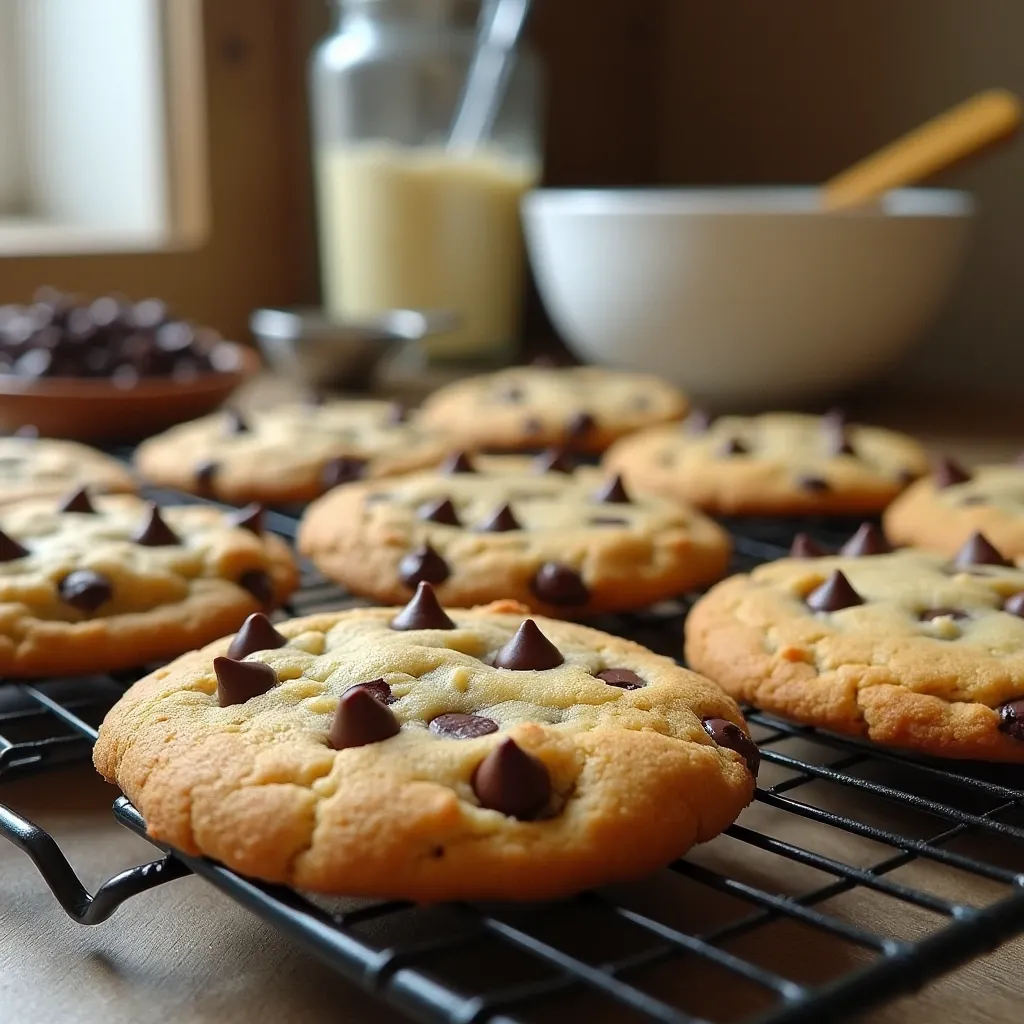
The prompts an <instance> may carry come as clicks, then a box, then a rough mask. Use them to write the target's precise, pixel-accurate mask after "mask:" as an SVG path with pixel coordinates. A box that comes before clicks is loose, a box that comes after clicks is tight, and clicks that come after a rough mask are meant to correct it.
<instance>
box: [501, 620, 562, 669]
mask: <svg viewBox="0 0 1024 1024" xmlns="http://www.w3.org/2000/svg"><path fill="white" fill-rule="evenodd" d="M564 661H565V658H563V657H562V652H561V651H560V650H559V649H558V648H557V647H556V646H555V645H554V644H553V643H552V642H551V641H550V640H549V639H548V638H547V637H546V636H545V635H544V634H543V633H542V632H541V631H540V627H539V626H538V625H537V623H536V622H534V621H533V619H526V620H524V622H523V624H522V625H521V626H520V627H519V629H517V630H516V633H515V636H513V637H512V639H511V640H509V642H508V643H507V644H505V646H504V647H502V649H501V650H500V651H498V653H497V654H495V656H494V662H493V664H494V667H495V668H508V669H513V670H515V671H516V672H535V671H538V672H539V671H543V670H544V669H548V668H556V667H557V666H559V665H561V664H562V662H564Z"/></svg>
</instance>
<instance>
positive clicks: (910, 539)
mask: <svg viewBox="0 0 1024 1024" xmlns="http://www.w3.org/2000/svg"><path fill="white" fill-rule="evenodd" d="M885 526H886V531H887V532H888V534H889V536H890V537H891V538H892V539H893V540H894V541H895V542H896V543H898V544H907V545H913V546H914V547H922V548H930V549H932V550H934V551H942V552H944V553H946V554H952V553H953V552H954V551H956V550H957V548H959V547H960V545H961V544H963V543H964V541H965V540H966V539H967V538H968V537H969V536H970V535H971V534H972V533H974V532H975V531H978V532H981V533H983V534H984V535H985V536H986V537H988V539H989V540H990V541H992V543H993V544H995V546H996V547H997V548H998V549H999V550H1000V551H1001V552H1002V553H1003V554H1004V555H1006V556H1007V558H1014V559H1024V465H1019V464H1018V465H1004V466H979V467H978V468H977V469H973V470H968V469H965V468H964V467H962V466H959V465H957V464H956V463H955V462H953V461H951V460H950V459H940V460H938V461H937V462H936V463H935V465H934V467H933V471H932V473H931V474H930V475H929V476H927V477H925V478H924V479H923V480H919V481H918V482H917V483H915V484H914V485H913V486H911V487H909V488H908V489H907V490H906V492H905V493H904V494H902V495H900V497H899V498H898V499H897V500H896V501H894V502H893V503H892V505H890V506H889V508H888V509H887V510H886V512H885Z"/></svg>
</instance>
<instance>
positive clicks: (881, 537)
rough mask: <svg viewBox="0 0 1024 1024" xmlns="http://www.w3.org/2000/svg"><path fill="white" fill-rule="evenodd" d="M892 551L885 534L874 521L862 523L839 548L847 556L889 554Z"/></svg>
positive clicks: (840, 552)
mask: <svg viewBox="0 0 1024 1024" xmlns="http://www.w3.org/2000/svg"><path fill="white" fill-rule="evenodd" d="M890 551H892V547H891V546H890V544H889V541H888V540H887V539H886V536H885V534H884V533H883V532H882V531H881V529H879V527H877V526H876V525H875V524H874V523H861V525H860V527H859V528H858V530H857V532H856V533H855V534H854V535H853V536H852V537H851V538H850V539H849V540H848V541H847V542H846V543H845V544H844V545H843V546H842V547H841V548H840V549H839V554H841V555H844V556H845V557H847V558H863V557H865V556H868V555H887V554H889V552H890Z"/></svg>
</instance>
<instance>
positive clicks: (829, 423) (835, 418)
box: [821, 405, 846, 430]
mask: <svg viewBox="0 0 1024 1024" xmlns="http://www.w3.org/2000/svg"><path fill="white" fill-rule="evenodd" d="M821 426H822V428H823V429H824V430H836V429H840V430H841V429H842V428H843V427H845V426H846V410H845V409H841V408H840V407H839V406H838V405H834V406H832V408H831V409H829V410H828V411H827V412H825V413H822V416H821Z"/></svg>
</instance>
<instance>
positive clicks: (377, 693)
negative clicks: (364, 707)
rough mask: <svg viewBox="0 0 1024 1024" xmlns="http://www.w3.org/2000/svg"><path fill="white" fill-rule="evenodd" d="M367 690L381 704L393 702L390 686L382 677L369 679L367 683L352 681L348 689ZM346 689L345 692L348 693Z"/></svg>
mask: <svg viewBox="0 0 1024 1024" xmlns="http://www.w3.org/2000/svg"><path fill="white" fill-rule="evenodd" d="M356 688H358V689H360V690H367V691H368V692H369V693H370V695H371V696H372V697H375V698H376V699H377V700H379V701H380V702H381V704H394V703H395V698H394V696H393V695H392V693H391V687H390V686H389V685H388V684H387V683H386V682H385V681H384V680H383V679H371V680H370V681H369V682H368V683H354V684H353V685H352V686H350V687H349V688H348V690H355V689H356ZM348 690H346V691H345V692H346V693H348Z"/></svg>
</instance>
